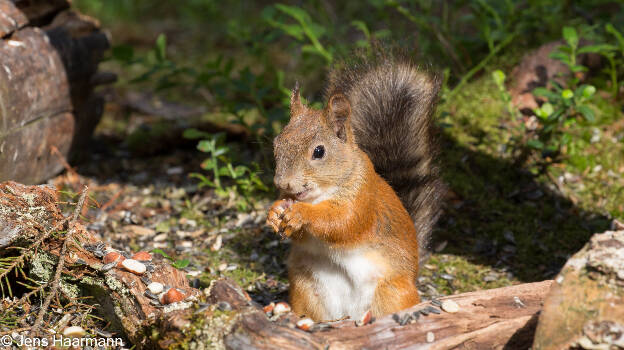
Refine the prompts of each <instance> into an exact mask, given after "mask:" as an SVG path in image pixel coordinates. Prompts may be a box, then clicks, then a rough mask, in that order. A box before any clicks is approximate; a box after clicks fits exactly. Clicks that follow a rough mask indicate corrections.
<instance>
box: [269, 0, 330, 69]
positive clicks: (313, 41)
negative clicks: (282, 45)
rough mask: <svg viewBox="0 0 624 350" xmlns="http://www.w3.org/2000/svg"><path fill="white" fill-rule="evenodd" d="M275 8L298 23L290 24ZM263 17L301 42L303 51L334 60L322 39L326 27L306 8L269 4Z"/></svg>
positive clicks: (328, 61)
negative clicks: (311, 15) (313, 18)
mask: <svg viewBox="0 0 624 350" xmlns="http://www.w3.org/2000/svg"><path fill="white" fill-rule="evenodd" d="M275 10H277V11H279V12H282V13H283V14H285V15H287V16H289V17H290V18H291V19H294V20H295V22H296V23H295V24H288V23H287V22H286V21H285V20H284V19H283V18H280V17H279V16H277V13H276V11H275ZM262 18H264V19H265V20H266V22H267V23H268V24H269V25H271V26H273V27H275V28H278V29H281V30H282V31H283V32H284V33H286V34H287V35H289V36H291V37H293V38H294V39H296V40H297V41H298V42H299V43H301V44H302V46H301V50H302V51H303V52H306V53H311V54H315V55H318V56H321V57H323V58H324V59H325V60H326V61H327V63H331V62H332V59H333V56H332V53H331V52H329V51H328V50H327V49H326V48H325V47H324V46H323V45H322V44H321V41H320V40H321V38H322V37H323V35H325V32H326V31H325V27H323V26H322V25H320V24H318V23H315V22H313V21H312V18H311V17H310V15H309V14H308V13H307V12H306V11H305V10H303V9H301V8H299V7H296V6H288V5H284V4H277V5H274V6H267V7H266V8H265V9H264V11H262ZM307 41H309V42H310V44H308V43H306V42H307Z"/></svg>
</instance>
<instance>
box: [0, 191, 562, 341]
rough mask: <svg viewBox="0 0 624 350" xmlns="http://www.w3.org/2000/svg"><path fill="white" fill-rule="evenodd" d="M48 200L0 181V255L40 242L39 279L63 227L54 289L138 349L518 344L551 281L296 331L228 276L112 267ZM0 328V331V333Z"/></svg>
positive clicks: (53, 258)
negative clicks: (208, 278)
mask: <svg viewBox="0 0 624 350" xmlns="http://www.w3.org/2000/svg"><path fill="white" fill-rule="evenodd" d="M56 201H57V199H56V194H55V191H54V189H52V188H50V187H48V186H24V185H20V184H17V183H13V182H7V183H3V184H0V225H1V227H3V229H2V230H0V242H2V244H3V245H2V246H0V257H1V256H2V255H6V254H7V250H6V249H7V248H6V247H8V246H9V245H12V246H19V247H21V248H23V249H22V250H21V251H24V249H28V247H32V245H33V244H38V243H37V242H42V243H40V244H39V246H38V247H37V248H36V251H37V254H35V255H34V256H32V257H31V258H30V262H29V264H39V265H40V266H43V268H39V269H32V270H31V271H47V273H40V274H39V275H36V276H32V278H33V279H37V280H43V281H46V282H49V281H50V276H52V275H54V273H53V272H54V271H55V268H56V264H57V261H59V253H60V252H61V250H62V247H63V245H64V238H65V237H66V236H64V235H62V234H55V235H50V232H52V231H54V230H57V231H59V232H69V231H70V230H73V231H71V232H72V236H73V237H74V238H76V241H75V244H70V245H68V246H67V249H68V252H69V253H68V254H65V257H64V260H65V261H64V263H65V264H64V266H65V268H64V270H63V275H64V276H65V278H64V279H61V280H60V283H61V285H60V288H59V289H60V290H61V291H66V292H64V293H68V292H67V291H72V290H75V291H76V292H75V294H74V295H73V296H72V295H64V296H63V297H65V298H72V297H73V298H77V297H78V296H91V297H95V298H94V299H93V300H92V301H91V302H92V303H94V304H97V306H98V308H97V309H98V313H99V314H100V315H101V317H103V318H104V319H106V320H107V321H110V322H111V324H112V329H114V330H116V331H118V332H120V333H121V334H123V335H124V337H125V338H126V339H127V340H128V341H129V342H130V343H132V344H133V345H136V347H137V348H141V349H145V348H148V349H152V348H156V347H160V348H168V347H172V346H177V345H184V346H187V347H189V348H207V347H215V346H216V347H225V348H229V349H248V348H254V349H274V348H276V347H277V348H280V349H326V348H327V347H328V346H329V348H331V349H362V348H375V349H376V348H385V349H399V348H401V349H406V348H407V349H463V348H466V349H475V348H478V349H485V348H487V349H494V348H503V347H505V349H526V348H528V347H530V346H531V344H532V342H533V334H534V331H535V325H536V319H537V314H538V313H539V312H540V310H541V308H542V301H543V300H544V297H545V295H546V293H547V291H548V289H549V287H550V285H551V281H544V282H536V283H528V284H520V285H515V286H511V287H506V288H499V289H491V290H484V291H477V292H471V293H465V294H459V295H453V296H447V297H443V298H440V300H439V301H440V302H441V303H442V309H445V308H444V305H445V304H444V303H445V302H447V301H448V300H451V301H453V302H454V303H455V304H456V306H457V307H458V308H457V309H458V310H450V309H447V310H449V311H457V312H445V311H442V310H441V309H440V308H438V307H437V306H435V305H437V302H436V304H435V305H434V304H432V303H431V302H423V303H421V304H419V305H416V306H414V307H411V308H409V309H407V310H403V311H401V312H399V313H398V314H397V315H388V316H385V317H383V318H380V319H378V320H375V321H373V322H371V323H369V324H364V325H361V326H359V327H358V326H356V324H355V322H354V320H345V321H340V322H332V323H322V324H315V325H313V326H312V327H311V328H310V329H309V330H307V331H306V330H302V329H298V328H297V327H296V326H295V324H296V322H297V321H298V318H297V317H296V316H295V315H294V314H292V313H290V312H285V313H283V314H273V315H271V314H270V313H269V314H267V313H265V310H264V309H263V308H262V306H261V305H258V304H257V303H254V302H253V301H252V299H251V298H250V296H249V295H248V294H247V293H246V292H245V291H243V290H242V289H241V287H240V286H238V285H236V284H235V283H233V282H232V281H229V280H225V279H221V280H216V281H213V282H212V283H211V285H210V287H209V288H207V289H206V290H205V291H203V293H202V292H201V291H199V290H198V289H195V288H192V287H190V286H189V283H188V281H187V279H186V276H185V275H184V273H183V272H182V271H180V270H178V269H175V268H173V267H172V266H171V265H170V264H169V263H167V262H166V261H163V260H162V259H161V260H159V259H156V258H155V259H154V260H152V261H151V262H145V263H144V265H145V266H147V268H148V270H147V271H145V272H141V273H137V271H135V272H134V273H133V272H130V270H128V269H127V268H124V267H123V266H121V267H120V266H119V265H118V264H119V263H120V261H118V260H112V263H111V262H110V261H108V260H106V259H108V258H107V257H105V259H104V260H103V259H102V256H104V255H106V256H108V253H109V252H110V251H112V250H111V249H110V248H108V247H106V246H104V245H103V243H101V242H98V241H97V240H96V239H95V238H94V236H93V235H92V234H90V233H89V232H88V231H87V230H86V229H85V228H84V227H83V226H82V225H80V224H79V223H74V222H73V221H69V220H67V219H66V218H64V217H63V216H62V215H61V213H60V211H59V209H58V207H57V205H56ZM33 208H37V209H36V210H33ZM67 226H71V227H67ZM2 247H5V248H4V249H3V248H2ZM116 253H117V255H116V256H115V255H114V256H113V259H121V258H119V257H118V256H119V253H121V254H122V255H123V253H124V252H116ZM143 254H145V253H143ZM129 257H130V256H129V255H127V256H125V257H124V258H129ZM137 259H138V258H137ZM111 264H112V265H111ZM46 276H47V277H46ZM150 282H160V283H161V284H162V285H168V286H171V287H172V288H177V289H179V290H181V291H182V292H183V299H181V300H176V301H175V302H172V303H168V302H163V300H165V299H163V296H162V295H161V296H160V297H159V298H158V299H159V300H160V301H159V300H155V299H154V298H153V296H152V297H150V295H149V293H146V290H148V288H147V284H148V283H150ZM70 294H71V293H70ZM415 313H416V314H417V315H418V317H417V318H414V317H413V315H414V314H415ZM405 315H408V316H407V317H406V316H405ZM410 318H412V320H411V321H406V320H408V319H410ZM44 321H45V318H44ZM42 329H45V327H42ZM3 331H6V330H3V329H1V328H0V333H2V332H3Z"/></svg>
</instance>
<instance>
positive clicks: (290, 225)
mask: <svg viewBox="0 0 624 350" xmlns="http://www.w3.org/2000/svg"><path fill="white" fill-rule="evenodd" d="M298 208H299V207H298V206H297V205H293V206H291V207H290V208H288V209H286V210H285V211H284V213H282V222H281V223H280V226H279V232H280V233H281V234H282V236H283V237H290V236H292V234H293V233H295V232H298V231H299V230H301V227H302V226H303V215H301V211H299V210H298Z"/></svg>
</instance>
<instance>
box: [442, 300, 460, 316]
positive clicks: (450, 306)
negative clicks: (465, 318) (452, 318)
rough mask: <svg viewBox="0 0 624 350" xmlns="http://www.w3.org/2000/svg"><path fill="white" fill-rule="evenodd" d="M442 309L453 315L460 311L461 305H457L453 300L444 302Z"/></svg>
mask: <svg viewBox="0 0 624 350" xmlns="http://www.w3.org/2000/svg"><path fill="white" fill-rule="evenodd" d="M440 307H441V308H442V310H444V311H446V312H448V313H451V314H453V313H456V312H457V311H459V305H457V303H456V302H454V301H453V300H444V301H443V302H442V305H441V306H440Z"/></svg>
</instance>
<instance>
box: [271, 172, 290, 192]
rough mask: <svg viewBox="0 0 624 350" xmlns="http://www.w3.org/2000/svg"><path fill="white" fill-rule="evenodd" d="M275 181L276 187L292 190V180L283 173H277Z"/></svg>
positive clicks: (282, 189)
mask: <svg viewBox="0 0 624 350" xmlns="http://www.w3.org/2000/svg"><path fill="white" fill-rule="evenodd" d="M273 183H275V187H277V189H278V190H281V191H289V190H290V181H289V179H288V178H285V177H284V176H282V175H275V177H274V178H273Z"/></svg>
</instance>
